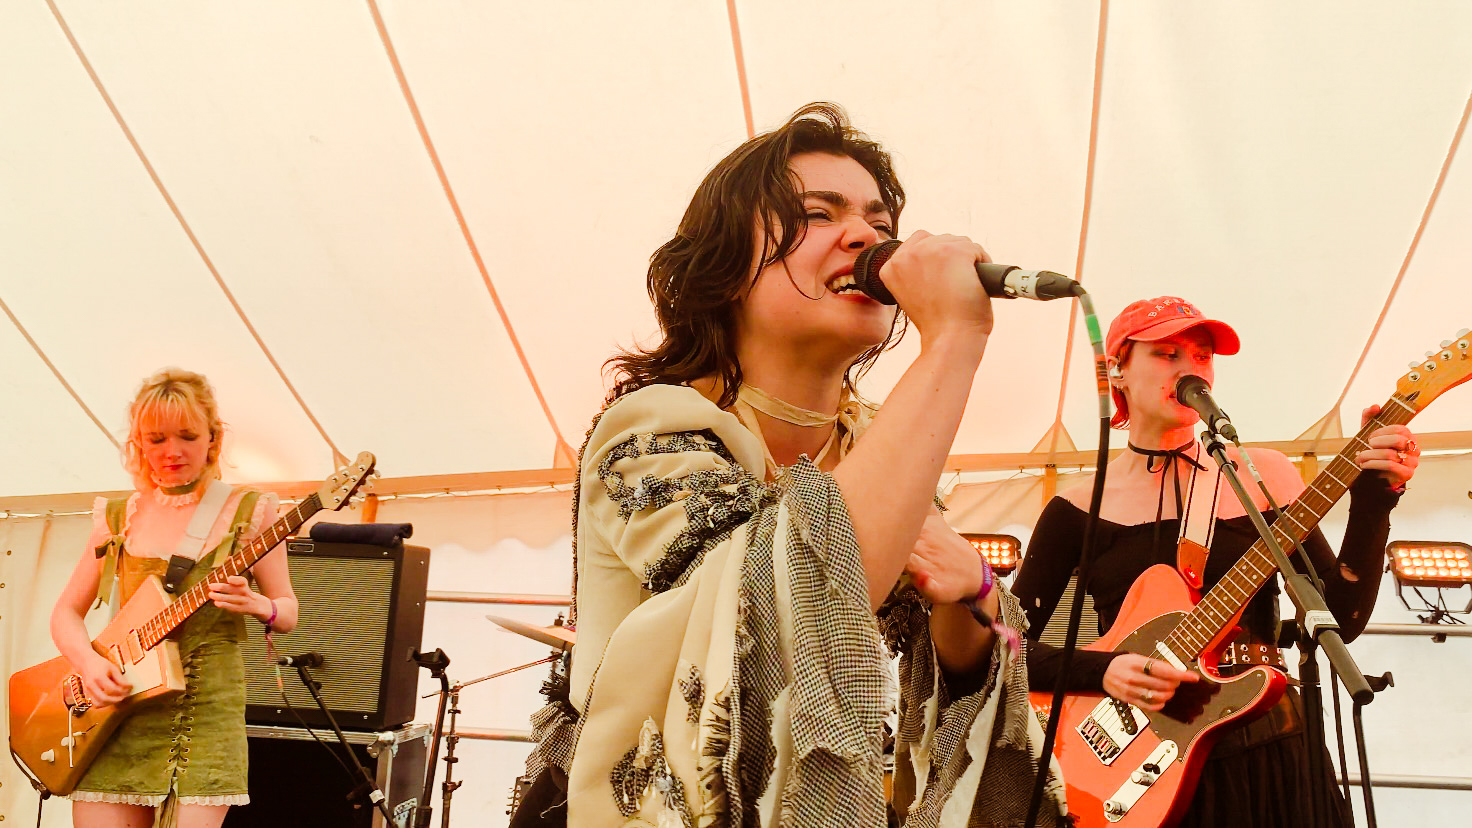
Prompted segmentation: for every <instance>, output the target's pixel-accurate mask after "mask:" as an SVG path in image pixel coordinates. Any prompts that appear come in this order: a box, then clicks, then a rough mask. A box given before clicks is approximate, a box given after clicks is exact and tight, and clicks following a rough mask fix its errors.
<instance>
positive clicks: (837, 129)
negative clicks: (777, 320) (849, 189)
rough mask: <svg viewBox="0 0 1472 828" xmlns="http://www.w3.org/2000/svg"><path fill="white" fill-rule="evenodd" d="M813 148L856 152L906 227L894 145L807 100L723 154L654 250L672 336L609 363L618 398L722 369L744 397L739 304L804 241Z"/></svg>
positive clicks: (657, 304) (653, 279) (860, 368)
mask: <svg viewBox="0 0 1472 828" xmlns="http://www.w3.org/2000/svg"><path fill="white" fill-rule="evenodd" d="M810 152H817V153H827V154H830V155H838V156H846V157H848V158H852V159H853V160H855V161H857V162H858V163H859V164H860V165H861V166H862V167H863V168H864V169H865V170H868V172H869V174H870V175H872V176H874V181H875V182H876V183H877V184H878V185H879V197H880V199H881V200H883V202H884V204H885V206H886V207H887V208H889V214H890V217H891V219H892V220H893V222H894V224H893V226H894V227H895V229H896V232H897V231H898V228H899V217H900V211H901V210H902V209H903V208H904V205H905V191H904V189H903V188H901V187H900V182H899V179H898V178H896V177H895V174H894V167H893V165H892V164H891V161H890V157H889V153H887V152H885V150H884V149H883V148H882V147H880V145H879V144H878V143H876V142H874V141H871V140H870V139H869V138H868V137H867V136H865V135H864V134H863V133H861V132H859V131H858V130H856V129H854V128H853V126H852V125H851V124H850V123H849V120H848V115H847V114H846V113H844V111H843V109H842V108H841V107H839V106H838V105H837V104H832V103H811V104H808V105H807V106H804V107H802V108H801V109H799V110H797V112H795V113H793V115H792V117H791V118H789V119H787V123H785V124H783V125H782V126H781V127H779V128H778V129H775V130H772V131H771V132H768V133H764V134H762V135H758V136H756V137H755V138H752V139H750V140H749V141H747V142H746V143H744V144H742V145H741V146H740V147H738V148H737V149H736V150H735V151H734V152H732V153H731V154H730V155H727V156H726V157H725V158H723V159H721V161H720V163H718V164H716V166H715V167H714V168H713V169H712V170H711V171H710V172H709V173H708V174H707V175H706V176H705V180H704V181H702V182H700V187H699V188H697V189H696V191H695V196H694V197H693V198H692V199H691V200H690V206H689V207H688V208H686V210H685V216H684V218H682V219H681V220H680V226H679V229H678V230H677V231H676V233H675V237H674V238H672V239H670V240H669V241H668V242H665V244H664V245H663V246H661V247H660V248H659V249H658V250H656V251H655V252H654V255H653V256H651V257H650V259H649V277H648V285H649V298H650V300H651V301H652V302H653V303H654V312H655V316H656V318H657V319H658V320H659V329H660V332H661V334H662V338H661V341H660V342H659V343H658V344H657V345H655V346H654V347H652V348H649V349H648V350H644V349H640V348H632V349H629V350H626V351H621V352H619V353H618V354H616V355H615V356H614V357H613V358H611V359H609V360H608V362H607V363H605V368H610V369H611V372H612V374H613V378H614V385H613V389H612V391H611V392H610V393H609V396H608V399H609V400H610V401H612V400H614V399H617V398H618V397H621V396H623V395H624V394H627V393H629V392H631V391H635V390H637V389H640V388H643V387H644V386H646V385H656V384H666V385H680V384H685V383H689V382H691V381H693V380H697V379H700V378H702V377H708V376H711V375H716V376H719V378H720V380H721V389H722V391H721V398H720V399H719V400H718V401H717V404H718V405H720V406H721V407H722V408H729V407H730V406H731V405H733V404H735V402H736V392H737V391H738V389H740V387H741V365H740V364H739V363H737V361H736V341H735V339H736V315H735V312H736V306H737V303H738V302H739V301H740V300H741V298H742V297H743V296H745V294H746V292H747V290H748V289H749V288H750V287H751V283H752V280H753V273H760V272H761V271H762V270H763V269H764V268H766V267H767V266H769V265H772V264H775V263H776V262H780V261H781V260H783V259H785V258H786V257H787V256H788V255H789V254H790V253H792V251H793V250H795V249H797V246H798V245H799V244H800V243H801V242H802V239H803V234H804V233H805V232H806V231H807V220H806V212H805V211H804V209H803V203H802V198H801V196H800V195H799V194H798V190H797V182H796V180H795V177H794V176H793V174H792V171H791V169H790V167H789V162H790V161H791V159H792V157H793V156H795V155H801V154H804V153H810ZM759 219H765V220H763V221H761V227H762V228H763V230H764V235H763V237H762V249H761V250H760V251H756V250H754V249H753V247H754V239H755V238H756V232H755V230H756V227H757V226H758V220H759ZM753 260H755V261H756V262H757V266H756V268H755V270H753V269H752V262H753ZM896 318H897V320H899V319H902V318H903V314H897V315H896ZM897 330H898V333H897ZM903 333H904V325H903V323H902V322H898V321H897V323H896V324H895V325H891V326H890V331H889V335H888V336H886V337H885V339H884V341H883V342H881V343H879V344H878V345H875V346H874V347H872V348H870V349H869V350H867V351H865V352H864V353H863V354H861V355H860V356H859V358H858V359H856V360H854V363H853V365H851V366H849V370H848V372H847V374H846V375H845V376H844V387H845V389H846V390H847V391H849V392H851V393H852V392H853V391H854V390H855V389H854V383H855V382H856V381H857V379H858V378H859V377H861V376H863V374H864V372H865V371H867V370H868V369H869V367H870V366H871V365H873V363H874V360H875V359H877V358H878V356H879V354H880V353H882V352H883V351H885V350H886V349H888V348H890V347H892V346H893V345H894V344H895V343H896V342H898V341H899V336H900V335H902V334H903Z"/></svg>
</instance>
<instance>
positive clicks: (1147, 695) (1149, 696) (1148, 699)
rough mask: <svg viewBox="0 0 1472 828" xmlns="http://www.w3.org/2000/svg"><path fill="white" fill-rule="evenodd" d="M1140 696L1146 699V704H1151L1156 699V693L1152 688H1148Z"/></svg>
mask: <svg viewBox="0 0 1472 828" xmlns="http://www.w3.org/2000/svg"><path fill="white" fill-rule="evenodd" d="M1140 698H1142V699H1144V700H1145V703H1146V704H1150V703H1151V702H1154V701H1155V693H1154V692H1152V691H1150V690H1146V691H1145V692H1144V693H1143V694H1141V696H1140Z"/></svg>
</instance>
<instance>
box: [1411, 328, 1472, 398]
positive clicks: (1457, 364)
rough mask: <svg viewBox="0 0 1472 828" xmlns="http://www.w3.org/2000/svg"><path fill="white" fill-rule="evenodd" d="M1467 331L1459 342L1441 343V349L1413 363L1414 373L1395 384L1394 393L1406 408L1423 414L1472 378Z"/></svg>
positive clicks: (1471, 339)
mask: <svg viewBox="0 0 1472 828" xmlns="http://www.w3.org/2000/svg"><path fill="white" fill-rule="evenodd" d="M1468 334H1469V331H1468V330H1467V329H1466V328H1463V329H1462V330H1460V331H1458V332H1457V338H1456V339H1449V340H1447V341H1445V342H1443V343H1441V350H1440V351H1438V352H1435V353H1432V352H1428V353H1427V354H1426V358H1425V359H1423V360H1421V361H1419V362H1412V363H1411V370H1410V372H1409V373H1407V374H1406V375H1405V376H1403V377H1401V378H1400V381H1399V382H1397V383H1396V384H1395V393H1396V395H1397V396H1399V397H1400V398H1401V399H1402V400H1403V401H1404V402H1405V403H1406V405H1409V406H1410V407H1411V408H1413V409H1415V410H1416V411H1420V410H1421V409H1423V408H1425V407H1426V406H1427V405H1429V404H1430V403H1431V401H1432V400H1434V399H1436V398H1437V397H1439V396H1441V395H1442V394H1443V393H1445V392H1446V391H1447V390H1449V389H1452V388H1456V387H1457V386H1458V385H1461V384H1462V383H1464V382H1466V381H1467V380H1468V379H1469V378H1472V337H1469V336H1468Z"/></svg>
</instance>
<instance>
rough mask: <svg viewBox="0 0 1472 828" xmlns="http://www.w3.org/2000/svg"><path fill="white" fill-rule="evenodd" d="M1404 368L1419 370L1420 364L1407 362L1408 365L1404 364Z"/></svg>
mask: <svg viewBox="0 0 1472 828" xmlns="http://www.w3.org/2000/svg"><path fill="white" fill-rule="evenodd" d="M1406 367H1407V368H1420V367H1421V363H1419V362H1408V363H1406Z"/></svg>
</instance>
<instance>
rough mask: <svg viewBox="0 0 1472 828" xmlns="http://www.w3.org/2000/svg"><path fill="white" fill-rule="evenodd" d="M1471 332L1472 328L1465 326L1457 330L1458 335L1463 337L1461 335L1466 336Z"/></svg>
mask: <svg viewBox="0 0 1472 828" xmlns="http://www.w3.org/2000/svg"><path fill="white" fill-rule="evenodd" d="M1469 333H1472V329H1469V328H1463V329H1461V330H1460V331H1457V337H1458V338H1461V337H1464V336H1466V335H1467V334H1469Z"/></svg>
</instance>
